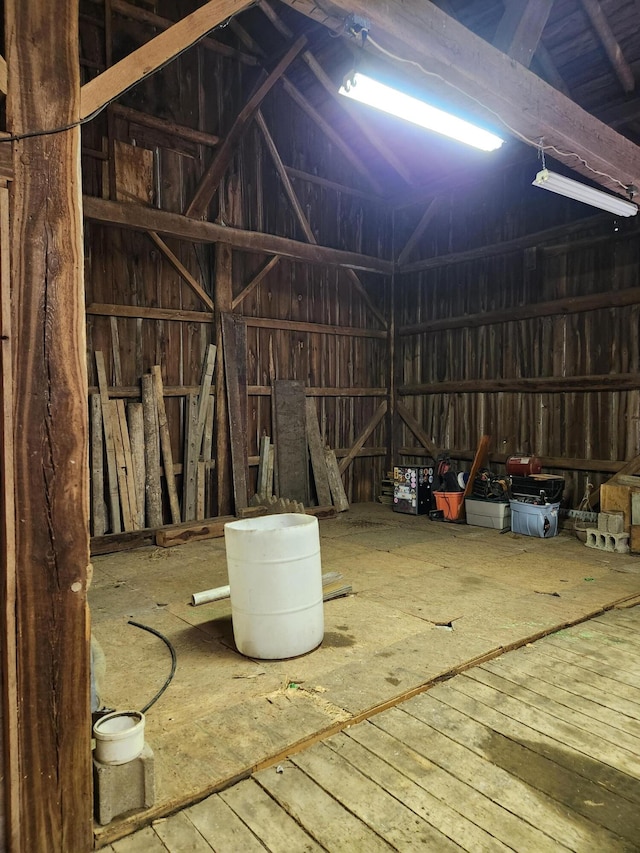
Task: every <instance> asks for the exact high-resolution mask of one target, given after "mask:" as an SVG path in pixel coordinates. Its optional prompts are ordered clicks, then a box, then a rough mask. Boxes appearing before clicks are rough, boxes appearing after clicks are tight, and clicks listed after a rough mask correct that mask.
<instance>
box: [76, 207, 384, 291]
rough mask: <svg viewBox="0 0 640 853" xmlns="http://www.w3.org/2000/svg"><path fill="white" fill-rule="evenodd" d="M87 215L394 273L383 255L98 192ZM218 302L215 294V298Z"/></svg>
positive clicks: (124, 224)
mask: <svg viewBox="0 0 640 853" xmlns="http://www.w3.org/2000/svg"><path fill="white" fill-rule="evenodd" d="M84 215H85V218H87V219H91V220H94V221H95V222H104V223H107V224H110V225H117V226H119V227H121V228H131V229H133V230H134V231H157V232H158V234H165V235H167V236H168V237H177V238H178V239H180V240H192V241H194V242H196V243H226V244H227V245H228V246H233V248H235V249H242V250H244V251H246V252H258V253H262V254H265V255H282V256H283V257H286V258H291V259H293V260H296V261H303V262H306V263H311V264H327V265H328V266H335V267H346V268H348V269H349V268H350V269H360V270H364V271H365V272H374V273H380V274H382V275H391V273H392V272H393V262H392V261H387V260H384V259H383V258H372V257H370V256H369V255H360V254H358V253H357V252H345V251H343V250H342V249H329V248H327V247H325V246H313V245H311V244H310V243H300V242H298V241H297V240H290V239H289V238H288V237H276V236H274V235H272V234H261V233H260V232H258V231H243V230H242V229H240V228H230V227H227V226H225V225H217V224H216V223H214V222H202V221H200V220H197V219H191V218H190V217H188V216H183V215H182V214H180V213H169V212H167V211H166V210H157V209H156V208H151V207H144V206H143V205H141V204H134V203H133V202H118V201H107V200H106V199H102V198H95V197H94V196H84ZM214 302H215V298H214Z"/></svg>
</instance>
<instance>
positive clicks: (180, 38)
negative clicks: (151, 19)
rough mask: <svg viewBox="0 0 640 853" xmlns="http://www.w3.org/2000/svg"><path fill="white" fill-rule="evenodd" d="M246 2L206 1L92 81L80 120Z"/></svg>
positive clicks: (84, 95)
mask: <svg viewBox="0 0 640 853" xmlns="http://www.w3.org/2000/svg"><path fill="white" fill-rule="evenodd" d="M249 5H251V4H250V2H248V0H209V2H208V3H205V5H204V6H201V7H200V8H199V9H196V11H195V12H192V13H191V14H190V15H187V16H186V17H185V18H183V19H182V20H181V21H178V23H176V24H174V25H173V26H172V27H169V29H168V30H165V31H164V32H162V33H160V34H159V35H157V36H156V37H155V38H152V39H151V41H148V42H147V43H146V44H144V45H142V47H139V48H138V49H137V50H134V51H133V52H132V53H130V54H129V55H128V56H125V58H124V59H121V60H120V62H116V64H115V65H112V66H111V67H110V68H107V70H106V71H103V72H102V74H99V75H98V76H97V77H94V79H93V80H90V81H89V82H88V83H85V85H84V86H83V87H82V89H81V90H80V118H82V119H86V118H88V117H89V116H91V115H93V114H94V113H95V112H97V111H98V110H100V109H102V108H103V107H104V106H106V105H107V104H108V103H110V102H111V101H113V100H114V98H117V97H118V95H121V94H122V93H123V92H125V91H126V90H127V89H130V88H131V86H134V85H135V84H136V83H139V82H140V80H144V78H145V77H148V76H149V75H150V74H153V73H154V71H157V70H158V69H159V68H161V67H162V66H163V65H166V63H167V62H170V61H171V60H172V59H175V57H176V56H178V54H180V53H182V52H183V51H185V50H186V49H187V48H189V47H191V46H192V45H193V44H195V43H196V42H197V41H199V40H200V39H201V38H202V37H203V36H204V35H206V34H207V33H208V32H209V31H210V30H212V29H214V27H217V26H218V24H221V23H222V21H225V20H226V19H227V18H229V17H230V16H231V15H236V14H237V13H238V12H241V11H242V10H243V9H245V8H246V7H247V6H249Z"/></svg>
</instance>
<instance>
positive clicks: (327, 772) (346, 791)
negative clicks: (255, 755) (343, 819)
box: [292, 744, 461, 853]
mask: <svg viewBox="0 0 640 853" xmlns="http://www.w3.org/2000/svg"><path fill="white" fill-rule="evenodd" d="M292 760H293V762H294V763H295V764H296V766H297V767H300V768H301V769H302V770H304V771H305V773H307V774H308V775H309V776H311V778H312V779H314V780H315V781H316V782H317V783H318V784H319V785H321V786H322V787H323V788H324V789H325V791H328V792H329V793H330V794H332V795H333V796H334V797H335V799H336V800H338V801H339V802H340V803H342V805H343V806H345V808H347V809H349V811H350V812H352V813H353V814H355V815H357V817H358V818H360V820H362V821H363V822H364V823H366V824H367V825H368V826H369V827H371V828H372V829H374V830H375V831H376V832H378V834H380V835H383V837H384V838H385V839H386V840H387V841H388V842H389V844H391V846H392V847H394V848H395V849H396V850H406V851H413V850H415V849H416V848H419V847H423V848H424V849H426V850H437V851H442V853H445V851H453V850H460V849H461V848H460V847H459V846H458V845H457V844H454V843H453V842H452V841H450V840H449V839H448V838H446V837H445V836H444V835H442V833H440V832H438V830H436V829H434V828H433V827H431V826H430V825H429V824H428V823H427V822H426V821H424V820H423V819H422V818H420V817H419V816H418V815H416V814H415V812H413V811H411V809H409V808H407V807H406V806H405V805H403V804H402V803H400V802H399V801H398V800H396V799H395V797H392V796H391V795H390V794H388V793H387V792H386V791H385V790H384V789H383V788H381V787H380V786H379V785H377V784H376V783H375V782H373V781H372V780H371V779H369V778H368V777H367V776H365V775H364V774H362V773H360V772H359V771H358V770H356V769H355V768H354V767H353V766H352V765H350V764H349V762H348V761H347V760H346V759H344V758H342V757H341V756H340V755H338V754H337V753H335V752H334V751H333V750H331V749H330V748H329V747H328V746H326V745H325V744H318V745H317V746H314V747H312V748H311V749H309V750H307V751H305V752H302V753H299V754H298V755H296V756H294V758H293V759H292Z"/></svg>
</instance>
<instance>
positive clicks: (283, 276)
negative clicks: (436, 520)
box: [81, 2, 391, 501]
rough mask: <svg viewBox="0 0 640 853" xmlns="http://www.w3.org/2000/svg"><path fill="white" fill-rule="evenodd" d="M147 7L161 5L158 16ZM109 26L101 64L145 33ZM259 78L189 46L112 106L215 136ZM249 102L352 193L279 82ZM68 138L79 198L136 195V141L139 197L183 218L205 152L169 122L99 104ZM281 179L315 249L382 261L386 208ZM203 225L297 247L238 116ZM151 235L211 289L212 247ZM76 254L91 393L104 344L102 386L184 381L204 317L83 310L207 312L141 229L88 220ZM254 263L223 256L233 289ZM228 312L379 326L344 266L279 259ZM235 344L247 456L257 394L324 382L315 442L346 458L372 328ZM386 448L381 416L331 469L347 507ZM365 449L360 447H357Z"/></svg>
mask: <svg viewBox="0 0 640 853" xmlns="http://www.w3.org/2000/svg"><path fill="white" fill-rule="evenodd" d="M84 5H85V7H86V8H87V10H88V16H85V17H83V19H82V22H81V26H82V38H81V51H82V57H83V61H84V73H85V75H86V79H88V78H89V77H91V76H94V75H95V73H96V69H99V68H100V67H102V65H103V64H104V63H105V62H107V61H108V59H109V58H108V56H107V54H106V52H105V32H104V27H103V18H102V9H101V7H99V6H97V5H96V4H93V3H91V2H86V3H85V4H84ZM117 5H118V4H116V7H117ZM184 5H185V6H186V5H188V4H184ZM195 5H198V4H195ZM160 6H163V7H165V8H164V9H160ZM98 10H100V14H99V15H98ZM182 11H186V8H185V9H183V10H182ZM158 14H160V15H162V14H164V15H166V17H168V18H169V17H170V18H176V17H178V14H177V12H176V11H175V9H174V8H173V6H172V5H171V4H168V3H166V4H158ZM111 27H112V31H113V50H112V56H111V59H112V61H116V60H117V59H118V58H119V57H120V55H124V54H125V53H128V52H129V51H130V50H131V49H134V48H135V47H137V46H139V45H140V44H143V43H144V42H145V41H146V40H148V39H149V38H150V37H151V36H152V35H154V34H155V30H154V29H153V28H152V27H150V26H149V25H148V24H146V23H144V22H140V21H132V20H129V19H128V18H126V17H124V16H123V15H120V14H114V15H113V18H112V23H111ZM213 36H214V37H215V38H217V39H219V40H221V41H225V40H226V41H227V42H228V43H231V42H232V41H233V38H232V36H231V35H230V34H229V32H227V31H224V30H223V31H221V32H216V33H214V34H213ZM258 73H259V69H258V68H257V67H256V66H252V65H250V64H247V63H245V62H242V61H239V60H238V58H236V57H227V56H221V55H218V54H216V53H215V52H213V51H212V50H209V49H207V48H206V47H205V46H202V45H199V46H196V47H195V48H192V49H191V50H189V51H187V52H186V53H184V54H183V55H182V56H180V57H179V59H177V60H176V61H175V62H173V63H171V64H169V65H168V66H166V67H165V68H164V69H162V70H161V71H159V72H158V73H156V74H155V75H153V76H152V77H151V78H149V79H148V80H147V81H144V82H142V83H140V84H139V85H137V86H136V87H135V88H134V89H133V90H132V91H131V92H129V93H127V94H125V95H124V96H123V97H122V98H120V99H119V101H118V103H119V104H120V105H123V106H125V107H129V108H132V109H135V110H139V111H141V112H144V113H146V114H148V115H152V116H156V117H159V118H162V119H165V120H167V121H168V122H172V123H176V124H180V125H184V126H187V127H190V128H194V129H199V130H201V131H205V132H207V133H210V134H216V135H218V136H219V137H220V138H221V139H224V136H225V134H226V133H227V132H228V130H229V128H230V126H231V125H232V123H233V121H234V119H235V117H236V115H237V113H238V112H239V111H240V109H241V108H242V106H243V105H244V103H245V102H246V100H247V98H248V96H249V94H250V92H251V91H252V89H253V86H254V84H255V81H256V80H257V79H258ZM262 111H263V114H264V118H265V122H266V124H267V126H268V127H269V130H270V132H271V134H272V136H273V138H274V140H275V142H276V145H277V147H278V151H279V154H280V157H281V158H282V161H283V162H284V164H285V165H286V166H289V167H293V168H295V169H298V170H301V171H305V172H310V173H313V174H317V175H319V176H321V177H324V178H327V179H330V180H331V181H334V182H336V183H341V184H345V185H350V186H352V187H355V188H356V189H358V188H359V189H360V190H361V191H364V190H367V189H368V188H367V186H366V185H365V184H364V182H363V181H362V180H359V179H358V176H356V175H354V174H353V169H352V168H350V167H349V166H348V164H346V163H343V159H344V158H343V155H342V154H341V152H339V151H335V150H334V149H333V148H332V146H331V145H330V144H328V143H327V142H326V140H325V139H324V137H323V135H322V134H321V132H320V130H319V129H318V127H317V126H316V125H315V124H313V123H312V122H311V121H310V119H309V118H308V117H307V116H306V115H305V114H304V113H303V112H302V111H301V109H300V108H299V107H298V106H297V105H295V104H294V103H293V101H292V100H291V99H290V98H289V96H288V95H287V94H286V93H285V92H284V91H283V90H282V89H281V88H280V87H278V86H276V88H275V89H274V90H273V91H272V92H271V93H270V94H269V96H268V97H267V99H266V100H265V102H264V103H263V106H262ZM83 132H84V136H83V146H84V152H85V156H84V159H83V179H84V191H85V193H88V194H91V195H97V196H101V197H105V198H112V199H118V200H127V199H128V198H129V197H130V196H135V198H131V199H130V200H131V201H136V200H139V199H140V198H141V194H140V188H139V186H137V185H138V184H139V183H142V185H143V187H144V181H141V180H140V176H139V170H136V169H135V168H132V167H131V165H129V166H127V160H128V159H129V160H133V158H134V156H135V152H136V149H140V148H142V149H146V150H147V151H148V152H149V155H148V158H147V162H148V163H150V164H151V165H150V167H149V168H150V170H151V171H150V176H151V186H150V188H149V193H148V198H147V203H150V204H152V205H153V206H156V207H161V208H163V209H165V210H169V211H172V212H180V213H181V212H183V211H184V209H185V207H186V206H187V204H188V202H189V201H190V199H191V197H192V196H193V193H194V190H195V187H196V185H197V181H198V178H199V176H200V175H201V174H202V172H203V171H204V169H205V167H206V165H207V164H208V163H209V162H210V160H211V158H212V157H213V156H214V154H215V151H216V149H215V148H212V147H209V146H205V145H197V144H195V143H193V142H191V141H188V140H187V141H185V140H184V139H180V138H178V137H177V136H176V135H175V134H172V133H171V132H170V130H169V128H167V131H166V132H163V131H160V130H157V129H153V128H149V127H145V126H142V125H141V124H138V123H137V122H136V121H135V120H132V119H130V118H127V117H123V116H122V114H119V113H118V112H117V111H113V110H111V109H107V110H106V111H105V112H104V113H103V114H101V115H100V116H98V117H97V118H96V119H95V120H94V121H93V122H91V123H90V124H88V125H87V126H86V127H85V128H84V131H83ZM122 143H124V145H123V144H122ZM130 146H136V148H131V147H130ZM136 159H137V158H136ZM292 182H293V184H294V187H295V190H296V192H297V194H298V197H299V199H300V203H301V206H302V209H303V211H304V214H305V216H306V217H307V219H308V221H309V223H310V226H311V228H312V230H313V234H314V236H315V239H316V240H317V242H318V243H319V244H321V245H324V246H330V247H333V248H340V249H348V250H351V251H357V252H361V253H364V254H370V255H374V256H385V257H390V245H391V228H390V222H391V219H390V212H389V208H388V207H387V206H386V205H384V204H383V203H382V202H379V201H376V200H375V199H370V198H366V197H361V196H358V195H356V196H353V195H351V194H348V193H343V192H340V191H339V190H336V189H334V188H331V187H327V186H321V185H318V184H314V183H310V182H308V181H305V180H303V179H301V178H300V177H294V178H292ZM143 195H144V193H143ZM209 218H211V219H214V218H216V219H217V220H218V221H220V222H222V223H224V224H227V225H233V226H235V227H240V228H245V229H249V230H255V231H264V232H266V233H271V234H277V235H281V236H285V237H290V238H294V239H297V240H301V241H305V239H306V238H305V236H304V233H303V231H302V229H301V227H300V225H299V223H298V221H297V219H296V216H295V214H294V211H293V209H292V207H291V204H290V202H289V200H288V198H287V196H286V193H285V191H284V189H283V186H282V182H281V180H280V178H279V176H278V174H277V171H276V169H275V167H274V164H273V161H272V158H271V155H270V154H269V151H268V150H267V148H266V146H265V144H264V140H263V138H262V134H261V132H260V130H259V128H258V127H257V125H256V124H251V125H250V126H249V127H248V129H247V131H246V132H245V134H244V136H243V138H242V140H241V143H240V145H239V148H238V151H237V153H236V155H235V156H234V158H233V160H232V163H231V166H230V168H229V169H228V170H227V173H226V175H225V177H224V179H223V181H222V184H221V187H220V190H219V192H218V194H217V196H216V197H215V199H214V202H213V204H212V207H211V211H210V217H209ZM166 242H167V244H168V245H169V246H170V248H171V249H172V251H173V252H174V253H175V254H176V255H177V256H178V257H179V258H180V260H181V261H182V263H183V264H184V265H185V266H186V267H187V269H188V270H189V271H190V272H191V274H192V275H193V276H194V277H195V278H196V279H197V280H198V281H199V282H200V283H201V284H202V286H203V287H204V289H205V290H206V292H207V293H208V294H210V295H213V293H214V269H215V253H216V249H215V246H203V245H195V244H189V243H186V242H180V241H175V240H171V239H169V238H167V239H166ZM85 249H86V288H87V292H86V298H87V306H88V316H87V331H88V362H89V385H90V387H94V386H95V385H96V384H97V377H96V372H95V358H94V354H95V352H96V351H98V350H101V351H102V352H104V355H105V362H106V365H107V373H108V377H107V378H108V382H109V385H110V386H111V387H113V386H115V385H116V384H117V382H118V376H117V369H116V364H117V362H118V361H119V364H120V374H121V375H120V377H119V384H120V385H121V386H123V387H124V388H133V387H139V382H140V376H141V375H142V374H143V373H145V372H147V371H148V370H149V369H150V367H151V366H152V365H153V364H161V366H162V372H163V378H164V382H165V385H166V386H195V385H198V384H199V382H200V374H201V367H202V360H203V356H204V353H205V351H206V346H207V345H208V343H210V342H212V341H214V340H215V332H214V328H213V324H212V323H211V322H195V321H194V322H191V321H190V322H177V321H173V320H170V319H163V320H158V319H150V318H146V317H144V318H143V317H140V318H135V317H131V318H130V317H126V318H123V317H118V318H116V319H115V320H114V319H113V318H111V317H109V316H101V315H96V314H95V313H92V305H126V306H139V307H140V308H148V307H153V308H166V309H173V310H189V311H200V312H203V311H206V310H207V309H206V307H205V306H204V305H203V303H202V301H201V300H200V299H199V298H198V296H197V295H196V294H195V293H194V292H193V291H192V290H191V289H190V288H189V287H188V286H187V285H186V284H185V283H184V282H183V281H182V280H181V279H180V277H179V276H178V274H177V273H176V272H175V271H174V270H173V269H172V267H171V266H170V265H169V264H168V263H167V261H166V259H165V258H163V256H162V254H161V252H160V251H159V250H158V249H157V248H156V247H155V246H154V244H153V242H152V241H151V240H150V238H149V237H148V236H147V235H145V234H143V233H135V232H131V231H124V230H119V229H117V228H112V227H106V226H102V225H99V224H96V223H87V225H86V231H85ZM265 260H266V258H265V257H263V256H259V255H255V254H253V255H251V254H244V253H242V252H239V251H234V252H233V257H232V265H233V281H234V294H233V295H234V297H237V296H238V295H239V294H240V293H241V291H242V289H243V288H244V287H245V286H246V284H247V283H248V282H249V281H250V280H251V277H252V275H253V274H254V273H255V271H256V270H257V269H259V267H260V265H261V264H262V263H263V262H264V261H265ZM359 276H360V279H361V281H362V283H363V285H364V286H365V288H366V289H367V291H368V292H369V294H370V297H371V300H372V302H373V303H374V304H375V305H376V307H377V308H378V309H379V311H381V312H384V313H388V311H389V305H388V301H389V297H388V281H385V279H384V278H382V277H381V276H367V274H364V273H361V274H359ZM234 311H235V313H238V314H242V315H243V316H245V317H247V318H249V317H262V318H267V319H270V320H274V321H277V320H285V321H293V322H294V323H296V322H304V323H319V324H324V325H332V326H346V327H357V328H361V329H373V330H377V331H378V332H381V331H382V325H381V323H380V321H379V320H378V319H377V318H376V317H375V316H374V315H373V314H372V312H371V311H370V309H369V308H368V306H367V305H366V304H365V302H364V301H363V299H362V298H361V296H360V295H359V294H358V293H357V291H356V290H355V289H354V286H353V285H352V283H351V281H350V280H349V277H348V274H347V273H346V272H345V271H341V272H338V271H336V270H335V269H329V268H326V267H320V266H312V265H307V264H303V263H298V262H292V261H285V260H281V261H280V262H279V263H278V264H277V265H276V266H275V267H274V268H273V269H272V270H271V271H270V272H269V274H268V275H267V277H266V278H265V279H264V280H263V281H262V282H261V283H260V284H259V285H258V287H256V288H255V289H254V290H253V292H252V293H251V294H250V295H249V296H248V297H247V298H246V299H243V300H242V301H241V302H239V303H238V304H237V306H236V307H235V309H234ZM140 313H141V314H143V313H144V312H143V311H141V312H140ZM116 332H117V340H116V335H115V333H116ZM118 341H119V348H118V352H116V350H115V348H116V347H117V346H118ZM247 341H248V343H247V367H248V385H249V436H248V453H249V457H252V456H256V455H257V452H258V443H259V439H260V436H261V435H262V434H264V433H266V434H271V408H270V406H271V404H270V398H269V397H268V396H266V395H265V390H264V389H265V386H269V385H270V384H271V381H272V379H275V378H277V379H300V380H302V381H303V382H304V383H305V384H306V385H307V386H309V387H310V388H316V389H317V388H323V389H327V394H328V395H329V396H322V395H321V396H320V397H319V398H318V400H317V404H318V413H319V417H320V420H321V429H322V435H323V439H324V440H325V441H326V443H327V444H328V445H329V446H331V447H333V448H336V449H338V450H339V451H340V450H342V451H344V452H346V451H347V450H348V449H349V448H350V447H351V445H352V444H353V442H354V439H355V438H357V436H358V435H359V434H360V433H361V432H362V431H363V430H364V429H365V427H366V426H367V423H368V422H369V420H370V418H371V416H372V415H373V413H374V412H375V410H376V408H377V407H378V406H379V404H380V402H381V400H380V397H379V396H377V397H376V396H373V397H367V396H352V395H350V393H349V390H350V389H351V388H357V389H367V388H373V389H376V393H377V394H378V395H380V394H383V393H385V392H386V389H387V387H388V382H389V375H390V368H389V364H388V356H387V351H388V343H387V340H386V339H385V338H384V337H383V336H379V337H377V338H369V337H363V336H351V335H349V334H342V333H340V334H335V333H330V332H327V331H323V332H322V333H315V332H312V331H308V330H302V331H299V330H296V329H291V328H288V329H277V328H254V327H252V326H250V325H249V328H248V335H247ZM336 389H337V390H336ZM116 393H117V392H116ZM332 394H333V395H336V394H341V395H342V396H331V395H332ZM184 406H185V398H184V397H173V398H168V399H167V415H168V418H169V427H170V431H171V438H172V444H173V450H174V459H175V460H176V461H177V462H180V461H181V448H182V446H183V427H182V422H183V418H184ZM387 443H388V442H387V434H386V423H385V421H384V420H383V421H382V423H381V424H380V425H379V426H378V427H377V428H376V430H375V431H374V433H373V435H372V436H371V437H370V438H369V440H368V442H367V447H373V448H376V449H377V450H376V455H371V456H365V455H361V456H359V457H357V458H356V459H355V460H354V461H353V463H352V464H351V465H350V466H349V468H348V470H347V472H346V474H345V483H346V487H347V491H348V494H349V497H350V499H351V500H353V501H362V500H372V499H373V498H374V496H375V495H376V494H378V491H379V481H380V479H381V478H382V477H383V476H384V471H385V466H386V461H387V460H386V459H385V457H386V447H387ZM366 452H367V450H366V448H365V449H364V450H363V451H362V453H363V454H364V453H366ZM253 470H254V474H255V469H253Z"/></svg>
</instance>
